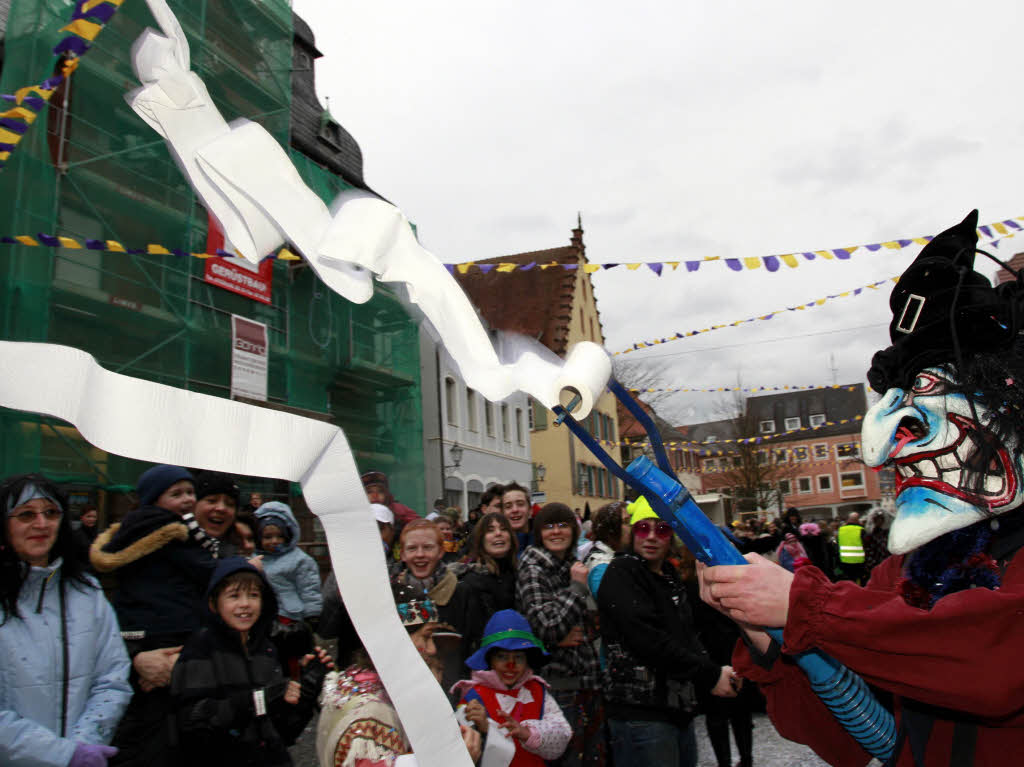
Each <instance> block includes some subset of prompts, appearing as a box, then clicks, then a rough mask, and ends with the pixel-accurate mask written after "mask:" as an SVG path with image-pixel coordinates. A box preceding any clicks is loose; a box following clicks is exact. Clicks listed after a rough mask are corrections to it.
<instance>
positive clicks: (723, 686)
mask: <svg viewBox="0 0 1024 767" xmlns="http://www.w3.org/2000/svg"><path fill="white" fill-rule="evenodd" d="M742 685H743V680H742V679H740V678H739V677H738V676H736V672H735V671H733V670H732V666H722V670H721V672H720V673H719V675H718V681H717V682H716V683H715V686H714V687H712V688H711V694H712V695H715V696H717V697H719V698H735V697H736V693H738V692H739V690H740V687H742Z"/></svg>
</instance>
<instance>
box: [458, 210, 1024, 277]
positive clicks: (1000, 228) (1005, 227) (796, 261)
mask: <svg viewBox="0 0 1024 767" xmlns="http://www.w3.org/2000/svg"><path fill="white" fill-rule="evenodd" d="M1018 221H1024V216H1017V217H1016V218H1008V219H1006V220H1005V221H997V222H995V223H992V224H985V225H984V226H979V227H978V235H979V237H983V238H985V239H986V240H988V242H987V243H986V244H988V245H992V246H993V247H999V244H1000V242H1001V241H1002V240H1005V239H1009V238H1010V237H1013V236H1014V234H1015V233H1016V232H1018V231H1021V230H1024V226H1021V224H1019V223H1017V222H1018ZM993 232H994V233H995V234H994V233H993ZM997 235H1001V236H997ZM931 239H932V236H931V235H928V236H926V237H907V238H904V239H899V240H889V241H888V242H874V243H871V244H869V245H851V246H848V247H845V248H827V249H825V250H814V251H810V250H808V251H804V252H800V253H785V254H781V255H774V256H749V257H743V258H723V257H722V256H705V257H704V258H701V259H695V260H680V261H639V262H631V263H611V264H590V263H584V264H580V263H577V262H575V261H569V262H564V261H548V262H546V263H538V262H536V261H531V262H529V263H527V264H520V263H516V262H512V261H507V262H498V263H481V262H479V261H463V262H460V263H457V264H445V268H447V269H448V271H449V272H451V273H452V274H456V273H457V274H467V273H468V272H469V271H470V270H472V269H477V270H479V271H480V272H483V273H484V274H489V273H490V272H498V273H507V272H516V271H519V272H528V271H530V270H531V269H541V270H545V269H557V268H561V269H564V270H566V271H576V270H582V271H583V272H584V273H586V274H593V273H595V272H599V271H601V270H602V269H615V268H616V267H620V266H624V267H626V268H627V269H629V270H630V271H634V272H635V271H636V270H637V269H639V268H640V267H642V266H646V267H647V268H648V269H650V270H651V271H652V272H654V273H655V274H656V275H658V276H659V277H660V276H661V275H662V274H663V273H664V270H665V268H666V267H668V268H669V269H671V270H672V271H675V270H677V269H678V268H679V267H680V266H683V267H685V269H686V271H687V272H696V271H698V270H699V269H700V267H701V264H706V263H710V262H712V261H720V262H723V263H724V264H725V265H726V266H727V267H729V269H730V270H731V271H734V272H741V271H743V270H745V269H760V268H761V267H762V266H763V267H764V268H765V269H767V270H768V271H769V272H777V271H778V270H779V268H780V267H781V266H782V265H785V266H787V267H789V268H790V269H795V268H796V267H797V266H799V265H800V264H801V263H803V262H805V261H818V260H822V259H824V260H829V261H830V260H839V261H846V260H848V259H849V258H850V256H851V255H853V253H854V251H856V250H859V249H861V248H864V249H865V250H867V251H869V252H871V253H875V252H877V251H879V250H883V249H885V250H902V249H903V248H909V247H910V246H911V245H926V244H927V243H928V242H930V241H931Z"/></svg>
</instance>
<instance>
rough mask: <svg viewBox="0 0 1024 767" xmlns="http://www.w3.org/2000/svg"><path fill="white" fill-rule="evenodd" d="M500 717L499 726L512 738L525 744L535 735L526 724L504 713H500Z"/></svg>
mask: <svg viewBox="0 0 1024 767" xmlns="http://www.w3.org/2000/svg"><path fill="white" fill-rule="evenodd" d="M499 716H500V717H501V721H499V722H498V726H499V727H501V729H503V730H504V731H505V732H506V733H507V734H508V736H509V737H510V738H515V739H516V740H518V741H521V742H523V743H525V742H526V741H528V740H529V739H530V735H532V734H533V731H532V730H531V729H530V728H529V727H527V726H526V725H525V724H520V723H519V722H517V721H516V720H515V719H513V718H512V717H510V716H509V715H508V714H506V713H505V712H504V711H501V712H499Z"/></svg>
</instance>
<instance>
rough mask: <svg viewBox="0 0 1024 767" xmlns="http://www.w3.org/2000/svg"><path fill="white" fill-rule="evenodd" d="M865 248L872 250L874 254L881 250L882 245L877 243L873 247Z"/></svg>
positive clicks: (866, 246) (867, 246)
mask: <svg viewBox="0 0 1024 767" xmlns="http://www.w3.org/2000/svg"><path fill="white" fill-rule="evenodd" d="M864 247H865V248H867V249H868V250H870V251H871V252H872V253H874V252H875V251H876V250H881V248H882V245H881V243H878V242H875V243H872V244H871V245H865V246H864Z"/></svg>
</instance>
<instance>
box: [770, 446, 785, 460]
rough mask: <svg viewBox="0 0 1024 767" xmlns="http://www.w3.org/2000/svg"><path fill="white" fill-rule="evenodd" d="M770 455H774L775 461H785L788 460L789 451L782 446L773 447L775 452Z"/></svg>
mask: <svg viewBox="0 0 1024 767" xmlns="http://www.w3.org/2000/svg"><path fill="white" fill-rule="evenodd" d="M772 455H773V456H775V463H785V462H786V461H787V460H789V451H788V450H787V449H786V448H784V447H777V448H775V452H774V453H772Z"/></svg>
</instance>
